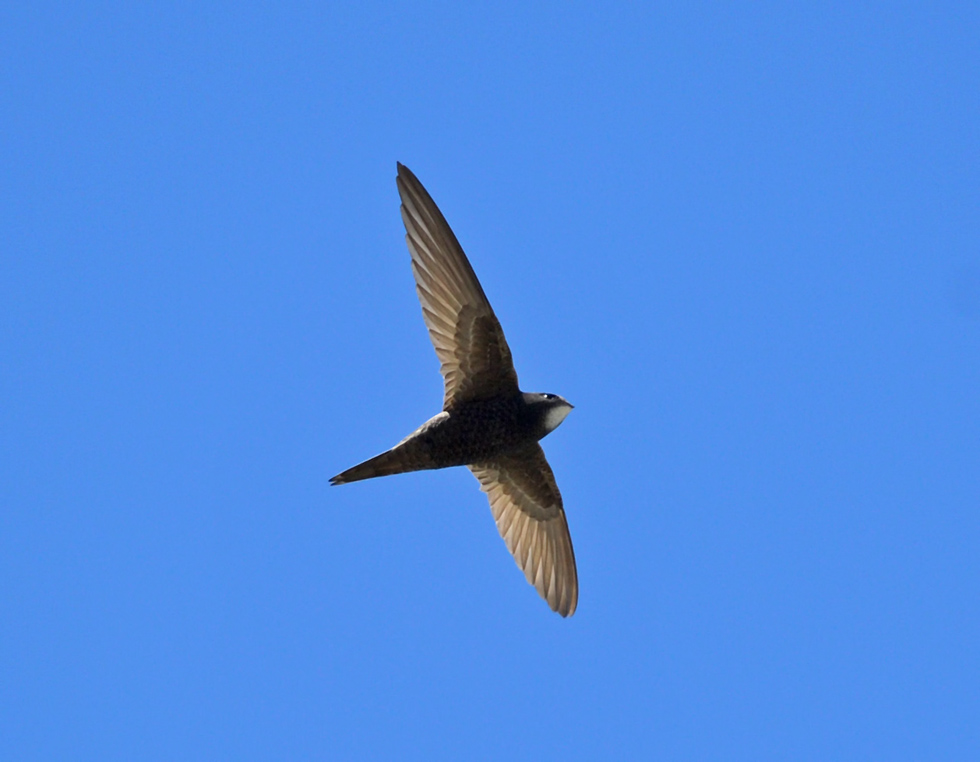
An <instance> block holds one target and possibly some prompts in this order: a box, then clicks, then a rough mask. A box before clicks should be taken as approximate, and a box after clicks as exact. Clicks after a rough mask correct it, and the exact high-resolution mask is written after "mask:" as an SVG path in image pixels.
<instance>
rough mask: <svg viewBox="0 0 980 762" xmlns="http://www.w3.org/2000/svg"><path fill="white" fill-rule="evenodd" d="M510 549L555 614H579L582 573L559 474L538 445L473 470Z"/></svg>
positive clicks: (499, 457)
mask: <svg viewBox="0 0 980 762" xmlns="http://www.w3.org/2000/svg"><path fill="white" fill-rule="evenodd" d="M470 470H471V471H472V472H473V474H474V476H476V478H477V479H478V480H479V481H480V487H481V489H482V490H483V491H484V492H486V493H487V497H488V498H489V499H490V510H491V511H492V512H493V518H494V521H496V522H497V530H498V531H499V532H500V536H501V537H503V538H504V542H505V543H506V544H507V549H508V550H510V552H511V553H512V554H513V556H514V560H515V561H516V562H517V565H518V566H519V567H520V568H521V569H522V570H523V572H524V575H525V576H526V577H527V581H528V582H530V583H531V584H532V585H534V587H535V588H536V589H537V591H538V594H539V595H540V596H541V597H542V598H544V599H545V600H546V601H547V602H548V605H549V606H551V608H552V610H553V611H557V612H558V613H559V614H561V615H562V616H570V615H571V614H574V613H575V607H576V605H578V573H577V571H576V569H575V553H574V552H573V551H572V538H571V536H570V535H569V533H568V523H567V522H566V521H565V510H564V508H563V507H562V500H561V493H560V492H559V491H558V484H557V483H556V482H555V475H554V473H553V472H552V470H551V466H549V465H548V461H547V460H546V459H545V456H544V450H542V449H541V445H539V444H538V443H537V442H535V443H533V444H531V445H529V446H527V447H525V448H524V449H522V450H519V451H517V452H514V453H511V454H508V455H501V456H498V457H497V458H495V459H494V460H493V461H490V462H487V463H477V464H474V465H472V466H470Z"/></svg>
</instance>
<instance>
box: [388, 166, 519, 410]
mask: <svg viewBox="0 0 980 762" xmlns="http://www.w3.org/2000/svg"><path fill="white" fill-rule="evenodd" d="M397 183H398V193H399V195H400V196H401V200H402V206H401V212H402V220H403V221H404V223H405V232H406V235H405V240H406V242H407V243H408V251H409V253H411V255H412V272H413V273H414V275H415V286H416V288H417V290H418V294H419V301H420V302H422V316H423V317H424V318H425V324H426V326H427V327H428V329H429V337H430V338H431V339H432V344H433V346H435V348H436V355H438V357H439V362H440V363H441V368H440V372H441V373H442V377H443V379H445V382H446V394H445V399H444V401H443V409H447V410H448V409H449V407H450V405H451V404H453V403H454V402H468V401H471V400H478V399H486V398H487V397H494V396H498V395H510V394H517V393H518V391H519V389H518V386H517V371H515V370H514V362H513V360H512V359H511V355H510V348H509V347H508V346H507V340H506V339H505V338H504V332H503V329H501V327H500V322H499V321H498V320H497V316H496V315H494V314H493V308H492V307H491V306H490V302H489V301H487V297H486V294H484V293H483V288H482V287H481V286H480V281H478V280H477V278H476V274H475V273H474V272H473V268H472V267H471V266H470V263H469V261H468V260H467V259H466V255H465V254H464V253H463V249H462V247H461V246H460V245H459V241H457V240H456V236H455V235H453V231H452V229H451V228H450V227H449V223H447V222H446V218H445V217H443V216H442V212H440V211H439V207H437V206H436V204H435V202H434V201H433V200H432V197H431V196H430V195H429V194H428V193H427V192H426V190H425V188H423V187H422V183H420V182H419V181H418V178H417V177H415V175H414V174H412V171H411V170H410V169H408V167H405V166H402V165H401V164H399V165H398V178H397Z"/></svg>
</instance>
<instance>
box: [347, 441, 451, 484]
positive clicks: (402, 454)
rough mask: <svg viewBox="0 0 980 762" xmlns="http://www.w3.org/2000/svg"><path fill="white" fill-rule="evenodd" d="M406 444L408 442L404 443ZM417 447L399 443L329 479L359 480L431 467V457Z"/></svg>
mask: <svg viewBox="0 0 980 762" xmlns="http://www.w3.org/2000/svg"><path fill="white" fill-rule="evenodd" d="M406 444H408V443H406ZM418 450H419V448H417V447H411V446H408V447H406V446H405V445H404V444H400V445H398V446H396V447H393V448H392V449H390V450H388V451H387V452H383V453H381V454H380V455H375V456H374V457H373V458H371V459H370V460H366V461H364V462H363V463H358V464H357V465H356V466H354V467H353V468H348V469H347V470H346V471H344V472H343V473H340V474H337V475H336V476H335V477H333V478H332V479H331V480H330V483H331V484H333V485H337V484H347V483H348V482H359V481H361V480H362V479H373V478H375V477H376V476H391V475H392V474H404V473H407V472H408V471H422V470H423V469H426V468H432V465H431V458H428V457H426V456H425V454H424V453H421V452H419V451H418Z"/></svg>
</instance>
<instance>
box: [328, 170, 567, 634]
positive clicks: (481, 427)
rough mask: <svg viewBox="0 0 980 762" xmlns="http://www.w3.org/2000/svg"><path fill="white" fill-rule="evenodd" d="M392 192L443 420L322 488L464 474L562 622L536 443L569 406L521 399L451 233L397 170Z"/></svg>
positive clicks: (561, 567)
mask: <svg viewBox="0 0 980 762" xmlns="http://www.w3.org/2000/svg"><path fill="white" fill-rule="evenodd" d="M396 182H397V184H398V193H399V195H400V196H401V214H402V221H403V222H404V223H405V232H406V235H405V241H406V242H407V243H408V251H409V253H410V254H411V257H412V273H413V274H414V275H415V286H416V290H417V291H418V296H419V301H420V302H421V303H422V317H423V319H424V320H425V324H426V327H428V329H429V338H431V339H432V343H433V345H434V346H435V349H436V355H437V356H438V357H439V362H440V364H441V367H440V372H441V373H442V377H443V379H444V381H445V387H446V388H445V396H444V399H443V406H442V412H441V413H439V414H438V415H436V416H434V417H433V418H431V419H429V420H428V421H426V422H425V423H423V424H422V425H421V426H420V427H419V428H418V429H416V430H415V431H413V432H412V433H411V434H409V435H408V436H407V437H405V439H403V440H402V441H401V442H399V443H398V444H397V445H395V446H394V447H392V448H391V449H390V450H388V451H387V452H383V453H381V454H380V455H378V456H376V457H374V458H371V459H370V460H366V461H364V462H363V463H361V464H360V465H357V466H354V467H353V468H349V469H347V470H346V471H344V472H343V473H340V474H338V475H337V476H335V477H333V478H332V479H331V480H330V483H331V484H334V485H336V484H347V483H348V482H356V481H360V480H362V479H373V478H374V477H377V476H388V475H390V474H400V473H405V472H408V471H421V470H424V469H432V468H448V467H450V466H467V467H468V468H469V469H470V471H472V472H473V474H474V476H476V478H477V480H478V481H479V482H480V487H481V489H482V490H483V491H484V492H485V493H486V494H487V497H488V498H489V500H490V510H491V511H492V512H493V518H494V520H495V521H496V523H497V529H498V530H499V531H500V536H501V537H503V539H504V542H505V543H506V544H507V548H508V550H510V552H511V553H512V554H513V556H514V560H515V561H516V562H517V565H518V566H519V567H520V568H521V569H522V570H523V571H524V574H525V576H526V577H527V581H528V582H530V583H531V584H532V585H534V587H535V588H536V589H537V591H538V593H539V594H540V595H541V597H542V598H544V599H545V600H546V601H547V602H548V605H549V606H551V608H552V610H553V611H557V612H558V613H559V614H561V615H562V616H565V617H567V616H570V615H571V614H573V613H574V612H575V607H576V605H577V604H578V574H577V572H576V570H575V554H574V552H573V551H572V538H571V536H570V535H569V533H568V523H567V522H566V521H565V510H564V508H563V506H562V499H561V493H560V492H559V491H558V484H557V483H556V482H555V475H554V473H553V472H552V470H551V467H550V466H549V465H548V461H547V460H546V459H545V456H544V450H542V449H541V445H540V444H538V441H539V440H540V439H542V438H543V437H544V436H546V435H547V434H549V433H551V432H552V431H554V430H555V429H556V428H557V427H558V425H559V424H560V423H561V422H562V421H563V420H564V419H565V416H567V415H568V413H569V412H570V411H571V409H572V405H571V404H569V402H568V401H567V400H566V399H564V398H563V397H560V396H558V395H557V394H540V393H530V392H522V391H521V390H520V387H519V386H518V384H517V371H515V370H514V362H513V360H512V359H511V354H510V348H509V347H508V346H507V341H506V339H505V338H504V332H503V329H502V328H501V327H500V322H499V321H498V320H497V316H496V315H494V313H493V308H492V307H491V306H490V302H489V301H488V300H487V297H486V294H484V293H483V288H482V287H481V286H480V282H479V281H478V280H477V278H476V273H474V272H473V268H472V266H471V265H470V263H469V260H467V258H466V255H465V254H464V253H463V249H462V247H461V246H460V245H459V241H457V240H456V236H455V235H454V234H453V231H452V229H451V228H450V227H449V223H447V222H446V218H445V217H443V216H442V212H440V211H439V207H437V206H436V204H435V202H434V201H433V200H432V197H431V196H429V194H428V192H426V190H425V188H423V187H422V183H420V182H419V181H418V178H416V177H415V175H414V174H412V172H411V170H409V169H408V167H405V166H403V165H402V164H398V177H397V178H396Z"/></svg>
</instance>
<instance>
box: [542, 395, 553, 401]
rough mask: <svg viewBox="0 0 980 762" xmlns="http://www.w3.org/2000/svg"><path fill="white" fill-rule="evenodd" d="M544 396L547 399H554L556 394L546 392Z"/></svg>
mask: <svg viewBox="0 0 980 762" xmlns="http://www.w3.org/2000/svg"><path fill="white" fill-rule="evenodd" d="M544 398H545V399H546V400H553V399H554V398H555V395H554V394H546V395H544Z"/></svg>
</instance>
